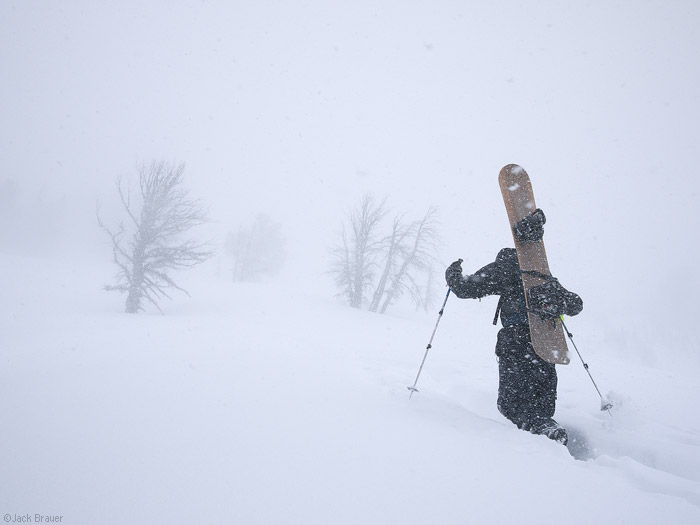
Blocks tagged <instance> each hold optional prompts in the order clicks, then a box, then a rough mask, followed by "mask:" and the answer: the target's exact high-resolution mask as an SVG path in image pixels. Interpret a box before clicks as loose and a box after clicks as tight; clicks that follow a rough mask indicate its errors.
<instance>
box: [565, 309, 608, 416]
mask: <svg viewBox="0 0 700 525" xmlns="http://www.w3.org/2000/svg"><path fill="white" fill-rule="evenodd" d="M559 318H560V319H561V325H562V326H563V327H564V331H565V332H566V335H567V336H568V337H569V340H570V341H571V344H572V345H574V349H575V350H576V353H577V354H578V358H579V359H580V360H581V363H583V368H585V369H586V372H588V377H590V378H591V382H592V383H593V386H594V387H595V389H596V392H598V395H599V396H600V410H607V411H608V414H610V417H612V412H610V409H611V408H612V403H610V402H609V401H608V400H607V399H605V398H604V397H603V394H601V393H600V389H599V388H598V385H596V383H595V381H594V380H593V376H592V375H591V371H590V370H588V363H586V362H585V361H584V360H583V357H581V352H579V351H578V347H577V346H576V343H574V334H572V333H571V332H569V329H568V328H567V327H566V323H565V322H564V316H563V315H560V316H559Z"/></svg>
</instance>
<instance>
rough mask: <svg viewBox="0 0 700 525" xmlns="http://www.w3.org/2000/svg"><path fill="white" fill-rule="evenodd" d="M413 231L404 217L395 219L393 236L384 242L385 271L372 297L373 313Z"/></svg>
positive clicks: (390, 235)
mask: <svg viewBox="0 0 700 525" xmlns="http://www.w3.org/2000/svg"><path fill="white" fill-rule="evenodd" d="M411 231H412V226H411V225H406V224H405V222H404V216H403V215H399V216H397V217H395V218H394V222H393V225H392V228H391V234H389V235H388V236H387V237H385V238H384V240H383V241H382V245H383V249H384V251H385V255H384V269H383V271H382V274H381V276H380V277H379V281H378V282H377V286H376V288H375V289H374V294H373V295H372V302H371V303H370V305H369V310H370V311H371V312H376V311H377V310H378V309H379V304H380V302H381V300H382V297H383V296H384V293H385V290H386V287H387V285H388V284H389V282H390V281H391V275H392V272H394V271H395V267H396V264H397V261H398V260H399V258H400V257H401V254H402V252H405V247H404V243H405V242H406V239H407V238H408V237H409V236H410V235H411Z"/></svg>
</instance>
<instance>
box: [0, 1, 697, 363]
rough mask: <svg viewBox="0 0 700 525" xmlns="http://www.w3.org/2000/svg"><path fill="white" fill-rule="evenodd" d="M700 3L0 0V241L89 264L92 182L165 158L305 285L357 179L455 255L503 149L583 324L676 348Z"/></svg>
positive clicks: (689, 239)
mask: <svg viewBox="0 0 700 525" xmlns="http://www.w3.org/2000/svg"><path fill="white" fill-rule="evenodd" d="M699 15H700V5H698V3H697V2H693V1H670V2H669V1H663V2H662V1H658V2H657V1H645V2H633V1H614V2H589V3H587V4H585V5H580V4H579V3H571V2H554V1H543V2H536V3H532V4H528V3H522V2H516V1H512V2H489V3H488V5H486V3H484V4H483V5H481V4H475V3H471V2H469V3H462V2H448V1H431V2H414V1H411V2H398V1H391V2H381V3H379V4H378V3H377V2H367V1H356V2H352V3H351V5H349V3H344V2H314V1H301V2H208V1H191V2H187V1H178V2H169V1H151V2H124V1H120V2H87V1H86V2H78V1H63V2H40V1H22V2H19V1H16V2H13V1H8V0H6V1H4V2H2V5H1V6H0V67H1V69H2V72H3V81H2V82H1V83H0V107H1V114H2V123H1V124H0V165H1V166H2V174H0V183H2V184H3V186H2V191H3V195H2V197H1V199H2V200H1V201H0V202H2V203H3V209H2V210H1V211H0V213H1V215H0V217H1V218H2V221H3V231H2V238H1V239H0V240H2V247H1V249H2V251H4V252H6V253H32V254H34V255H39V256H44V255H55V254H60V253H69V254H70V256H75V257H89V258H94V260H95V261H104V262H105V264H109V258H110V252H109V246H108V244H107V242H106V239H105V238H104V235H103V234H102V233H101V232H100V231H99V229H98V228H97V221H96V218H95V210H96V206H97V203H98V202H99V203H100V205H101V206H102V209H103V213H104V214H105V215H106V218H107V219H110V220H115V221H116V220H118V218H119V212H118V207H117V199H116V192H115V188H114V180H115V179H116V178H117V177H120V176H121V177H129V176H131V177H133V176H135V174H136V166H137V165H138V163H139V162H150V161H151V160H152V159H158V160H159V159H165V160H168V161H172V162H178V163H179V162H184V163H186V166H187V169H186V175H185V176H186V180H187V184H188V186H189V187H190V188H191V190H192V194H193V195H195V196H197V197H198V198H201V199H202V201H203V202H204V203H206V205H207V206H208V207H209V210H210V216H211V219H212V224H211V225H210V226H209V227H208V229H207V231H206V232H203V233H202V235H208V236H210V237H211V238H212V239H213V240H214V241H215V242H216V243H223V241H224V239H225V236H226V233H227V232H228V231H229V230H232V229H235V228H237V227H238V226H239V225H241V224H244V223H246V222H249V221H250V220H252V218H253V216H254V215H255V214H256V213H258V212H264V213H266V214H267V215H269V216H270V217H271V218H272V219H273V220H275V221H278V222H280V223H282V224H283V225H284V230H285V234H286V237H287V241H288V252H289V257H288V265H287V270H286V271H287V273H288V275H294V276H299V277H303V279H304V282H306V283H308V286H316V285H318V286H321V284H322V283H325V280H326V277H324V275H323V271H324V269H325V267H326V266H327V253H328V245H329V244H331V243H332V242H333V241H334V240H335V238H336V236H337V233H338V232H339V230H340V228H341V224H342V221H343V217H344V212H345V210H347V209H348V208H350V207H352V206H353V205H355V204H356V203H357V201H358V199H359V198H360V196H361V195H362V194H363V193H365V192H371V193H373V194H376V195H377V196H379V197H383V196H387V197H388V204H389V206H390V208H391V209H392V210H393V211H395V212H396V213H399V212H405V213H408V214H410V215H413V216H416V217H417V216H420V215H422V214H424V213H425V211H426V210H427V208H428V207H429V206H430V205H436V206H438V208H439V210H440V217H441V221H442V224H443V227H442V236H443V240H444V246H443V249H442V251H441V253H440V254H437V255H438V257H439V258H440V260H442V261H443V262H444V264H449V262H451V261H452V260H454V259H456V258H458V257H462V258H464V259H465V265H464V266H465V270H467V271H473V270H476V269H477V268H478V267H480V266H482V265H483V264H486V263H487V262H489V261H490V260H492V259H493V257H494V256H495V254H496V252H497V251H498V249H499V248H501V247H503V246H507V245H511V244H512V239H511V236H510V232H509V231H508V228H507V223H506V215H505V210H504V208H503V203H502V200H501V196H500V192H499V189H498V184H497V175H498V171H499V170H500V168H501V167H502V166H503V165H505V164H508V163H518V164H520V165H522V166H523V167H525V168H526V169H527V170H528V172H529V173H530V176H531V178H532V181H533V186H534V190H535V195H536V198H537V203H538V205H539V206H540V207H542V208H543V209H544V210H545V212H546V213H547V217H548V223H547V236H546V243H547V249H548V255H549V259H550V267H551V268H552V271H553V273H554V274H555V275H557V276H558V277H560V279H561V280H562V282H563V283H564V284H565V285H566V286H568V287H570V288H571V289H574V290H576V291H577V292H579V293H580V294H581V295H582V297H584V301H586V300H587V303H586V314H587V315H588V319H589V324H588V325H587V328H590V329H591V330H593V329H595V330H598V329H600V330H601V333H602V332H604V331H606V330H607V331H608V332H610V333H613V332H616V331H618V330H622V333H623V335H622V336H621V339H622V341H621V343H620V347H621V349H622V348H623V347H630V351H632V350H631V349H632V348H633V347H634V346H635V338H636V337H640V338H645V337H650V336H651V335H653V336H654V337H658V338H659V339H660V340H661V341H670V340H671V339H673V342H674V344H677V345H678V347H684V348H687V349H689V350H691V349H692V350H696V349H697V342H694V341H693V340H692V338H691V336H692V333H691V332H690V328H687V329H686V328H683V327H682V326H679V324H680V323H681V322H682V320H683V319H687V318H691V319H693V318H695V317H697V315H698V314H700V311H699V308H698V305H697V302H696V299H695V297H697V294H698V291H699V288H700V286H699V284H698V277H697V272H696V270H695V266H696V264H695V259H696V257H697V254H698V249H697V244H696V241H697V227H698V220H697V215H696V214H697V211H696V206H695V205H694V203H695V202H696V201H697V198H698V187H699V186H700V183H699V182H698V180H697V177H696V175H695V169H694V167H695V158H694V154H695V150H696V148H697V144H698V143H699V142H700V141H699V138H700V133H699V132H698V125H697V124H698V122H699V121H700V118H699V117H700V104H699V103H698V94H699V93H700V89H699V88H700V85H699V83H700V60H698V58H699V57H698V51H699V46H698V44H699V43H700V39H699V37H698V36H697V31H696V27H695V26H696V25H697V20H698V19H700V16H699ZM105 278H106V279H107V278H108V275H107V276H106V277H105ZM100 284H101V283H95V289H96V293H98V290H99V286H100ZM324 286H325V285H324ZM486 317H488V315H486ZM656 320H659V321H660V322H659V323H658V324H659V325H661V326H660V327H659V328H658V329H655V330H651V328H650V326H651V324H652V323H653V324H654V325H656V324H657V323H656ZM620 325H624V326H623V327H620ZM685 330H688V331H687V332H685ZM659 331H660V332H662V333H661V334H659V333H658V332H659ZM652 332H653V334H652ZM601 337H603V336H602V335H601Z"/></svg>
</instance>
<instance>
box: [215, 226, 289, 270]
mask: <svg viewBox="0 0 700 525" xmlns="http://www.w3.org/2000/svg"><path fill="white" fill-rule="evenodd" d="M226 253H227V254H228V255H230V256H231V257H232V258H233V266H232V268H231V272H232V275H233V280H234V281H257V280H260V279H261V278H263V277H265V276H270V275H274V274H276V273H277V272H278V271H279V270H280V269H281V268H282V266H283V264H284V261H285V258H286V247H285V239H284V235H283V234H282V227H281V225H280V224H278V223H276V222H275V221H273V220H272V219H271V218H270V217H268V216H267V215H265V214H264V213H260V214H258V215H257V216H256V218H255V221H254V222H253V224H252V226H251V227H250V228H242V227H241V228H239V229H238V231H237V232H236V233H229V235H228V238H227V239H226Z"/></svg>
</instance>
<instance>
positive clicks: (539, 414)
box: [496, 325, 557, 430]
mask: <svg viewBox="0 0 700 525" xmlns="http://www.w3.org/2000/svg"><path fill="white" fill-rule="evenodd" d="M496 355H497V356H498V375H499V384H498V410H499V411H500V412H501V414H503V415H504V416H505V417H507V418H508V419H510V420H511V421H512V422H513V423H515V424H516V425H517V426H518V428H521V429H523V430H531V429H533V430H534V429H535V428H537V427H538V426H539V425H541V424H542V423H544V422H545V421H547V420H550V419H551V418H552V417H553V416H554V409H555V405H556V400H557V372H556V370H555V368H554V366H555V365H554V364H553V363H548V362H546V361H545V360H543V359H542V358H541V357H539V356H538V355H537V354H535V352H534V350H533V349H532V345H531V343H530V329H529V327H528V326H527V325H525V326H522V325H521V326H509V327H505V328H502V329H501V330H500V331H499V332H498V342H497V343H496Z"/></svg>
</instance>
